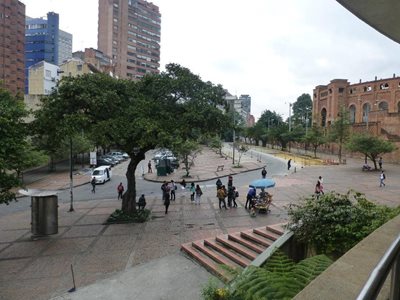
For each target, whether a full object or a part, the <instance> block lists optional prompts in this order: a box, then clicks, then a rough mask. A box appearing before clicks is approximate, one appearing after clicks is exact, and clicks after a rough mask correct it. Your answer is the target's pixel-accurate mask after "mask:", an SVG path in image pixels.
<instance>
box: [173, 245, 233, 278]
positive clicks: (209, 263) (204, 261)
mask: <svg viewBox="0 0 400 300" xmlns="http://www.w3.org/2000/svg"><path fill="white" fill-rule="evenodd" d="M181 251H183V252H185V253H186V254H188V255H189V256H190V257H192V258H193V259H194V260H195V261H196V262H198V263H199V264H200V265H202V266H203V267H204V268H206V269H207V270H208V271H209V272H210V273H212V274H214V275H216V276H217V277H218V278H220V279H221V280H223V281H224V282H229V281H231V280H232V279H233V275H232V274H230V273H229V272H228V271H226V270H224V269H222V268H221V266H220V265H219V264H217V263H216V262H215V261H213V260H212V259H211V258H209V257H207V256H205V255H203V254H202V253H201V252H199V251H197V250H196V249H195V248H193V247H192V243H186V244H183V245H181Z"/></svg>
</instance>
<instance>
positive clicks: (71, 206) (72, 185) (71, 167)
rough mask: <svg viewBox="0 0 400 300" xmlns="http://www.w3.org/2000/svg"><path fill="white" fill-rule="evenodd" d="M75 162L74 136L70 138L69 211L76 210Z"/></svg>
mask: <svg viewBox="0 0 400 300" xmlns="http://www.w3.org/2000/svg"><path fill="white" fill-rule="evenodd" d="M73 168H74V167H73V162H72V137H70V138H69V193H70V197H71V203H70V207H69V212H72V211H74V205H73V203H74V192H73V189H74V182H73V176H72V172H73Z"/></svg>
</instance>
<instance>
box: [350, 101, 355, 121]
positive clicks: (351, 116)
mask: <svg viewBox="0 0 400 300" xmlns="http://www.w3.org/2000/svg"><path fill="white" fill-rule="evenodd" d="M349 111H350V114H349V117H350V124H354V123H355V122H356V107H355V106H354V105H352V106H350V108H349Z"/></svg>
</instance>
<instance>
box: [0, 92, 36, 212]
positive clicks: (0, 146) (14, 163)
mask: <svg viewBox="0 0 400 300" xmlns="http://www.w3.org/2000/svg"><path fill="white" fill-rule="evenodd" d="M27 114H28V113H27V111H26V109H25V106H24V103H23V101H22V100H21V99H17V98H14V97H12V96H11V94H10V93H9V92H7V91H5V90H3V89H1V88H0V203H6V204H8V203H9V202H10V201H12V200H15V193H14V192H13V191H12V190H11V189H12V188H13V187H17V186H18V185H20V181H19V175H20V174H21V173H22V171H23V170H24V169H26V168H28V167H32V166H34V165H35V164H36V163H37V161H38V160H41V159H42V158H43V156H41V155H40V153H39V152H37V151H35V150H34V149H33V147H32V146H31V144H30V143H29V142H28V139H27V136H28V130H27V125H26V124H25V121H24V117H26V116H27Z"/></svg>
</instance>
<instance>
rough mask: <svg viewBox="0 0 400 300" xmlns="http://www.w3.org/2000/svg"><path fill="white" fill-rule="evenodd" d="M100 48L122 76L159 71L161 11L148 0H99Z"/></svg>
mask: <svg viewBox="0 0 400 300" xmlns="http://www.w3.org/2000/svg"><path fill="white" fill-rule="evenodd" d="M98 25H99V26H98V49H99V50H100V51H102V52H103V53H105V54H107V55H108V56H110V57H111V58H112V60H113V61H114V63H115V73H116V76H118V77H119V78H129V79H139V78H142V77H143V76H144V75H145V74H148V73H159V67H160V33H161V14H160V12H159V8H158V6H156V5H154V4H153V3H149V2H146V1H144V0H99V24H98Z"/></svg>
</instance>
